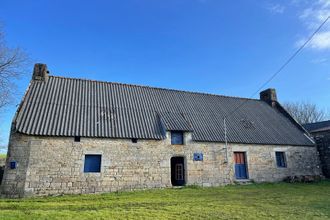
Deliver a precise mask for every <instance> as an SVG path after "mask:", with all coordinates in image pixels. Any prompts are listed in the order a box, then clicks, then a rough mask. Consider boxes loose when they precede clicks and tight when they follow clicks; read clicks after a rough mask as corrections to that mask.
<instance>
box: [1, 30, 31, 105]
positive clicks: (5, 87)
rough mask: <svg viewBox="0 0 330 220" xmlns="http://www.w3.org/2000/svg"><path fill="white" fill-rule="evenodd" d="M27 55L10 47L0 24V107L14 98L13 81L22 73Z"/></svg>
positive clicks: (18, 49)
mask: <svg viewBox="0 0 330 220" xmlns="http://www.w3.org/2000/svg"><path fill="white" fill-rule="evenodd" d="M26 64H27V56H26V54H25V53H24V52H23V51H22V50H21V49H20V48H10V47H8V46H7V44H6V42H5V39H4V31H3V28H2V26H1V25H0V109H2V108H3V107H5V106H7V105H8V104H10V103H11V102H12V101H13V100H14V94H15V81H17V79H19V78H21V77H22V75H23V74H24V69H25V66H26Z"/></svg>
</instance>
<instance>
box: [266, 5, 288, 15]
mask: <svg viewBox="0 0 330 220" xmlns="http://www.w3.org/2000/svg"><path fill="white" fill-rule="evenodd" d="M267 9H268V10H269V11H270V12H271V13H273V14H283V13H284V11H285V7H284V6H283V5H280V4H269V5H268V6H267Z"/></svg>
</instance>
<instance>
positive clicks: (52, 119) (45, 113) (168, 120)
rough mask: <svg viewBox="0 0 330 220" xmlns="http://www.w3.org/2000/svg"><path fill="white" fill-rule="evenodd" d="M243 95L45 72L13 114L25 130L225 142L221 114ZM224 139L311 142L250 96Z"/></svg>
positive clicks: (231, 120) (19, 127)
mask: <svg viewBox="0 0 330 220" xmlns="http://www.w3.org/2000/svg"><path fill="white" fill-rule="evenodd" d="M246 100H247V99H244V98H237V97H227V96H221V95H212V94H204V93H197V92H186V91H178V90H172V89H161V88H153V87H147V86H137V85H128V84H120V83H110V82H101V81H92V80H84V79H74V78H64V77H57V76H49V78H48V80H47V81H46V82H44V81H38V80H32V81H31V83H30V86H29V89H28V91H27V93H26V95H25V98H24V99H23V101H22V103H21V105H20V107H19V109H18V112H17V114H16V117H15V119H14V125H15V127H14V128H15V129H16V130H17V131H18V132H21V133H24V134H29V135H46V136H82V137H111V138H139V139H163V138H165V130H185V131H192V138H193V140H195V141H207V142H224V141H225V139H224V126H223V117H224V116H225V115H226V114H228V113H229V112H231V111H232V110H233V109H235V108H236V107H237V106H239V105H240V104H241V103H242V102H245V101H246ZM227 128H228V131H227V135H228V142H232V143H250V144H279V145H313V143H312V142H311V141H310V139H309V138H308V137H307V136H306V135H305V134H304V133H303V131H302V130H301V129H299V128H298V127H297V126H296V125H294V124H293V123H292V122H290V120H288V118H287V117H285V116H284V115H283V114H281V113H280V112H279V111H277V110H276V109H274V108H272V107H270V105H268V104H267V103H266V102H264V101H260V100H257V99H249V100H248V102H246V104H245V105H243V107H242V108H240V109H239V110H238V111H236V112H235V113H234V114H232V115H231V116H230V118H228V119H227Z"/></svg>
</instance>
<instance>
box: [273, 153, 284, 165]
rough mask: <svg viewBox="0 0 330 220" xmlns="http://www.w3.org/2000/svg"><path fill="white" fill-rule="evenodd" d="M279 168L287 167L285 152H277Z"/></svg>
mask: <svg viewBox="0 0 330 220" xmlns="http://www.w3.org/2000/svg"><path fill="white" fill-rule="evenodd" d="M275 155H276V164H277V167H286V159H285V153H284V152H275Z"/></svg>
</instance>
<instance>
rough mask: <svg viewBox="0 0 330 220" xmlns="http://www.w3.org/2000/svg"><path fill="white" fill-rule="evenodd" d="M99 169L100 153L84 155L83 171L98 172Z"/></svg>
mask: <svg viewBox="0 0 330 220" xmlns="http://www.w3.org/2000/svg"><path fill="white" fill-rule="evenodd" d="M100 171H101V155H91V154H87V155H85V165H84V172H85V173H90V172H93V173H99V172H100Z"/></svg>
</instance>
